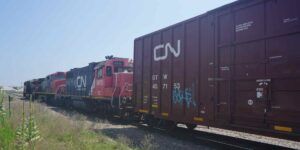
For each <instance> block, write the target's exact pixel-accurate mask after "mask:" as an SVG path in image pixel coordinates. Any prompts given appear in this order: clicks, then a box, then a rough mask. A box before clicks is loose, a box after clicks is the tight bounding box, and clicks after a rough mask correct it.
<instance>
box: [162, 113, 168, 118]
mask: <svg viewBox="0 0 300 150" xmlns="http://www.w3.org/2000/svg"><path fill="white" fill-rule="evenodd" d="M161 115H162V116H165V117H168V116H169V113H166V112H163V113H161Z"/></svg>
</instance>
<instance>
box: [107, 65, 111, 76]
mask: <svg viewBox="0 0 300 150" xmlns="http://www.w3.org/2000/svg"><path fill="white" fill-rule="evenodd" d="M111 75H112V68H111V66H107V67H106V76H111Z"/></svg>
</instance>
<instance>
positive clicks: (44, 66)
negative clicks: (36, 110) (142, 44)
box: [0, 0, 234, 86]
mask: <svg viewBox="0 0 300 150" xmlns="http://www.w3.org/2000/svg"><path fill="white" fill-rule="evenodd" d="M233 1H234V0H223V1H219V0H206V1H199V0H187V1H185V0H165V1H161V0H151V1H140V0H131V1H124V0H115V1H110V0H89V1H84V0H64V1H61V0H51V1H50V0H48V1H46V0H44V1H38V0H28V1H21V0H12V1H11V0H2V1H0V9H1V10H0V12H1V13H0V19H1V23H0V35H1V36H0V51H1V55H0V68H1V74H0V85H2V86H20V85H22V84H23V82H24V81H25V80H29V79H33V78H40V77H45V76H46V75H48V74H51V73H53V72H56V71H68V70H69V69H71V68H75V67H83V66H85V65H87V64H88V63H89V62H97V61H101V60H104V59H105V58H104V57H105V56H107V55H114V56H116V57H129V58H132V57H133V40H134V38H136V37H139V36H142V35H144V34H148V33H150V32H153V31H156V30H159V29H161V28H164V27H167V26H169V25H172V24H175V23H177V22H180V21H183V20H185V19H189V18H191V17H195V16H197V15H200V14H202V13H205V12H206V11H209V10H211V9H214V8H217V7H220V6H222V5H224V4H228V3H230V2H233Z"/></svg>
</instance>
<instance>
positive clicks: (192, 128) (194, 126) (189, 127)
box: [185, 124, 197, 130]
mask: <svg viewBox="0 0 300 150" xmlns="http://www.w3.org/2000/svg"><path fill="white" fill-rule="evenodd" d="M185 125H186V127H187V128H188V129H189V130H194V129H195V128H196V127H197V125H196V124H185Z"/></svg>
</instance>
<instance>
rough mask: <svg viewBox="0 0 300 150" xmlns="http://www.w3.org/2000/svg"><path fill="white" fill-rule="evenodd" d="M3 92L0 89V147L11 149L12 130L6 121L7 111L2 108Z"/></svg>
mask: <svg viewBox="0 0 300 150" xmlns="http://www.w3.org/2000/svg"><path fill="white" fill-rule="evenodd" d="M4 96H5V94H4V92H3V91H0V133H1V134H0V149H1V150H2V149H4V150H7V149H13V141H14V137H15V135H14V130H13V128H12V126H11V125H10V124H9V122H8V118H7V113H6V111H5V109H4V104H3V102H4Z"/></svg>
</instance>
